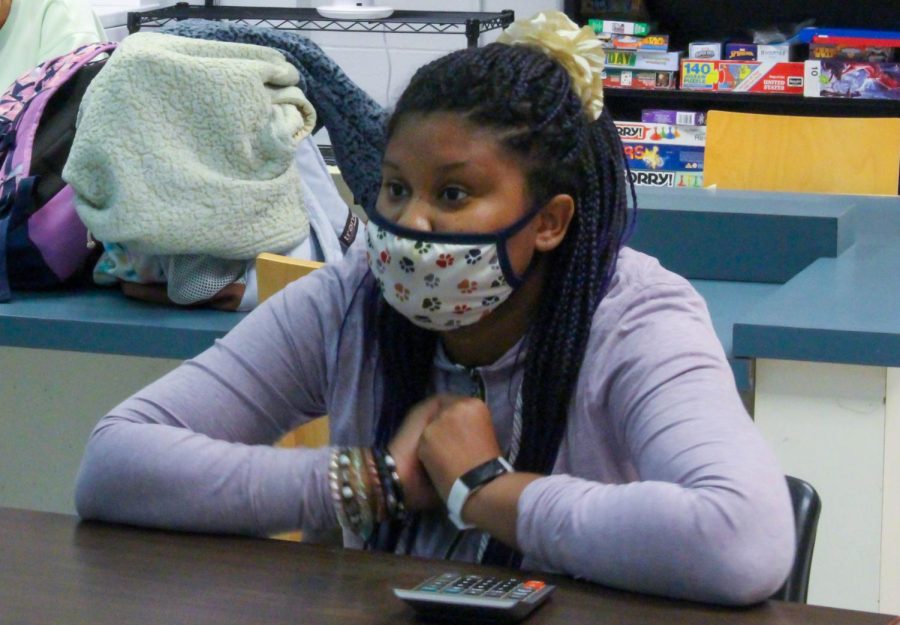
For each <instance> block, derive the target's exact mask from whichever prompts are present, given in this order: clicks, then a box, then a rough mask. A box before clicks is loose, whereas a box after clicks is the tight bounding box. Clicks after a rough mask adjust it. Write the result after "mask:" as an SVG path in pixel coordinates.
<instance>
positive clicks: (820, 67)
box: [804, 59, 900, 100]
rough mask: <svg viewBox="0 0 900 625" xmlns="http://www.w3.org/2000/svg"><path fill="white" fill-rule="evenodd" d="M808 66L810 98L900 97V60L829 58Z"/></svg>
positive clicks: (808, 92) (807, 76)
mask: <svg viewBox="0 0 900 625" xmlns="http://www.w3.org/2000/svg"><path fill="white" fill-rule="evenodd" d="M805 65H806V85H805V88H804V95H805V96H807V97H813V98H828V97H831V98H863V99H873V100H900V63H867V62H864V61H844V60H840V59H829V60H826V61H806V63H805Z"/></svg>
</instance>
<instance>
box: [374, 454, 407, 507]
mask: <svg viewBox="0 0 900 625" xmlns="http://www.w3.org/2000/svg"><path fill="white" fill-rule="evenodd" d="M372 451H373V453H374V456H375V464H376V466H377V467H378V477H379V480H380V482H381V487H382V489H383V490H384V499H385V504H386V507H387V512H388V516H389V517H390V518H392V519H402V518H403V517H404V516H405V515H406V502H405V500H404V498H403V488H402V487H401V485H400V476H399V475H398V474H397V463H396V462H395V461H394V458H393V456H391V454H390V453H389V452H388V451H387V450H386V449H377V448H376V449H373V450H372Z"/></svg>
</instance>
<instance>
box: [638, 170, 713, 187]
mask: <svg viewBox="0 0 900 625" xmlns="http://www.w3.org/2000/svg"><path fill="white" fill-rule="evenodd" d="M628 177H629V179H630V180H631V182H633V183H634V185H635V186H637V187H662V188H673V189H702V188H703V172H702V171H632V172H630V173H629V176H628Z"/></svg>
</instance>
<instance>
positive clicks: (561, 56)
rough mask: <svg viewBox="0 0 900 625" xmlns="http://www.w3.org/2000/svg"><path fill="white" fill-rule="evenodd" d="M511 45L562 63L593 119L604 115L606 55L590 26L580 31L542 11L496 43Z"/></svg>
mask: <svg viewBox="0 0 900 625" xmlns="http://www.w3.org/2000/svg"><path fill="white" fill-rule="evenodd" d="M497 41H499V42H500V43H505V44H509V45H527V46H531V47H534V48H538V49H540V50H542V51H543V52H544V53H545V54H547V55H548V56H549V57H551V58H552V59H555V60H556V61H557V62H559V63H560V64H561V65H562V66H563V67H564V68H566V71H568V72H569V76H571V78H572V89H573V90H574V91H575V93H576V94H578V97H579V98H580V99H581V102H582V104H583V105H584V108H585V110H586V111H587V112H588V115H589V116H590V118H591V119H597V118H598V117H600V113H601V112H602V111H603V76H602V73H603V65H604V62H605V60H606V54H605V53H604V51H603V47H602V45H601V44H600V40H599V39H597V35H596V34H594V30H593V29H592V28H591V27H590V26H583V27H581V28H579V27H578V25H577V24H576V23H575V22H573V21H572V20H570V19H569V17H568V16H567V15H566V14H565V13H561V12H560V11H542V12H540V13H538V14H537V15H535V16H534V17H532V18H529V19H525V20H518V21H516V22H514V23H513V24H511V25H510V26H509V28H507V29H506V30H504V31H503V33H501V35H500V37H499V38H498V39H497Z"/></svg>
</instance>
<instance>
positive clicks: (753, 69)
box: [681, 59, 803, 95]
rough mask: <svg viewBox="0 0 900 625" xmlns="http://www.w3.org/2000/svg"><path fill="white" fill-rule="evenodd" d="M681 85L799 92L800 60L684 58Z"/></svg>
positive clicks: (736, 90) (801, 75)
mask: <svg viewBox="0 0 900 625" xmlns="http://www.w3.org/2000/svg"><path fill="white" fill-rule="evenodd" d="M681 88H682V89H689V90H699V91H734V92H747V93H772V94H785V95H803V63H799V62H798V63H794V62H790V63H773V62H763V61H697V60H696V59H684V60H683V61H682V62H681Z"/></svg>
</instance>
